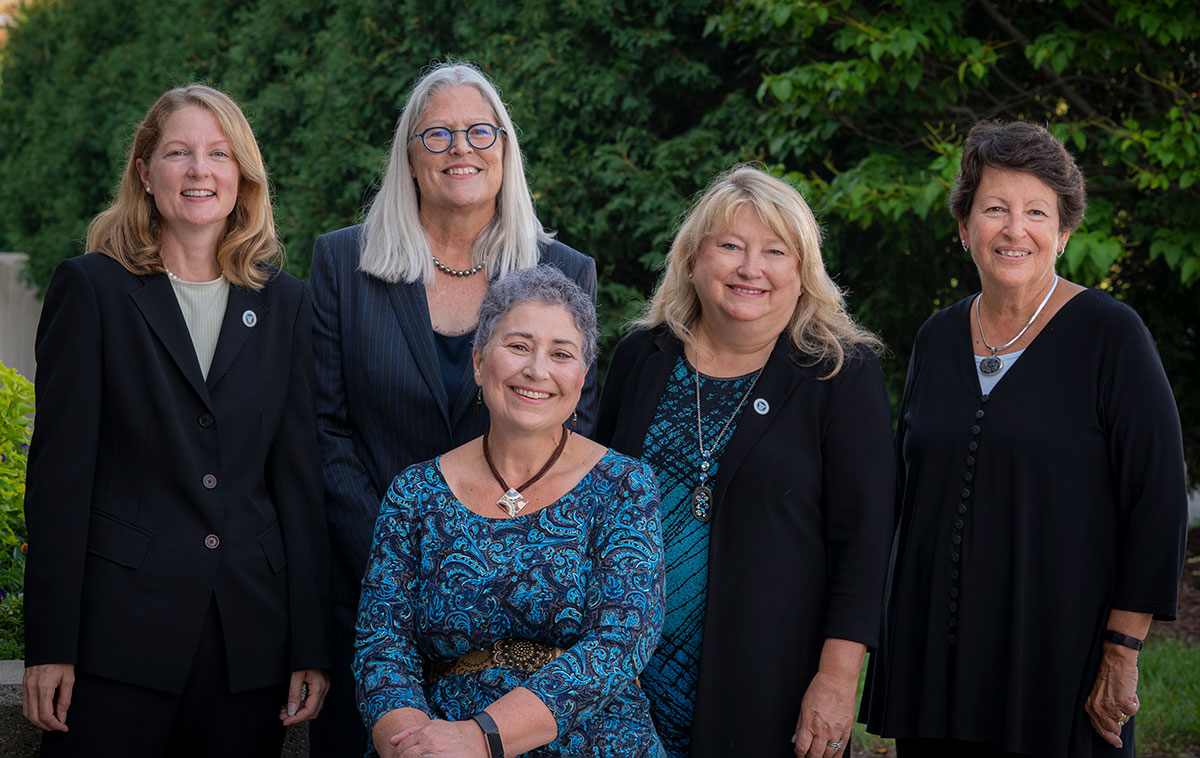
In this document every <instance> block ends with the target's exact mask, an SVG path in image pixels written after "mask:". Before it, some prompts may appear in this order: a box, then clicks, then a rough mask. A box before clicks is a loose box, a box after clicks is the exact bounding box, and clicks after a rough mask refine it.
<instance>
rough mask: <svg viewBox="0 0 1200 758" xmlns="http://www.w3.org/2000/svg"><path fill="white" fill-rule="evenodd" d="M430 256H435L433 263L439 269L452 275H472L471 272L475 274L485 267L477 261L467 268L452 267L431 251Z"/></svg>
mask: <svg viewBox="0 0 1200 758" xmlns="http://www.w3.org/2000/svg"><path fill="white" fill-rule="evenodd" d="M429 257H430V258H433V265H435V266H437V267H438V271H441V272H442V273H444V274H449V275H450V276H470V275H471V274H474V273H476V272H478V271H479V270H480V269H482V268H483V264H482V263H476V264H475V265H474V266H472V267H471V268H466V269H458V268H450V267H449V266H447V265H446V264H445V263H442V262H441V261H439V260H438V259H437V256H436V255H434V254H433V253H430V254H429Z"/></svg>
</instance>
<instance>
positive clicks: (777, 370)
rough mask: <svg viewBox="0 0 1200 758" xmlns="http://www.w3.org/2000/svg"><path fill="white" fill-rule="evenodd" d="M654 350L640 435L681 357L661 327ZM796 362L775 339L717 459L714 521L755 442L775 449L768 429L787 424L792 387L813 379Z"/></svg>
mask: <svg viewBox="0 0 1200 758" xmlns="http://www.w3.org/2000/svg"><path fill="white" fill-rule="evenodd" d="M654 346H655V348H656V350H657V352H658V354H657V355H655V356H652V357H651V359H650V360H647V362H646V365H647V366H648V367H652V368H651V369H650V370H651V371H652V372H653V374H652V376H651V377H650V382H649V383H648V386H649V387H650V388H651V389H652V390H653V391H650V392H647V393H646V395H644V396H643V398H642V399H641V401H640V402H639V404H638V407H637V413H638V416H637V420H638V424H637V426H636V427H635V428H638V429H642V430H643V434H644V430H645V429H647V428H649V426H650V421H651V420H652V419H653V417H654V411H655V410H656V409H657V407H658V401H659V398H660V397H661V396H662V393H663V390H664V389H665V388H666V385H667V378H668V377H669V376H670V373H671V369H672V368H673V367H674V366H675V359H676V358H677V357H679V355H680V354H682V353H683V343H682V342H680V341H679V340H678V339H676V337H675V335H673V334H671V332H670V331H669V330H667V329H665V328H660V329H655V330H654ZM800 361H801V356H800V355H799V354H798V353H797V351H796V349H795V347H794V346H793V345H792V343H791V340H790V339H789V338H788V336H787V335H786V334H780V335H779V338H778V339H777V340H776V341H775V347H774V348H772V350H771V355H770V357H769V358H767V365H766V367H765V368H764V369H763V373H762V376H761V377H760V378H759V380H758V384H756V385H755V387H754V392H753V393H752V394H751V397H750V398H749V399H748V400H747V402H746V405H745V406H744V407H743V408H742V412H741V417H740V418H739V419H738V422H737V428H736V429H734V432H733V437H731V438H730V439H729V442H728V443H727V444H726V445H725V450H724V452H723V453H722V454H721V468H720V475H719V476H718V477H717V490H716V492H715V493H714V501H715V502H714V512H713V520H714V521H715V520H716V518H717V516H718V514H719V513H720V510H721V503H723V502H724V500H725V493H726V492H727V491H728V489H729V484H730V482H732V481H733V480H734V479H735V478H736V477H737V471H738V468H739V467H740V466H741V465H742V463H743V462H744V461H745V459H746V456H747V455H749V454H750V451H751V450H753V449H754V446H755V445H757V444H759V443H760V442H766V444H776V443H777V442H779V441H780V438H779V437H778V436H776V437H775V438H772V437H770V436H769V435H768V432H769V430H771V428H772V427H773V426H775V425H776V424H786V419H784V418H782V417H784V416H785V415H786V408H787V403H788V399H789V398H790V397H791V396H792V394H793V393H795V391H796V388H797V387H799V386H800V384H801V383H803V382H806V381H815V380H816V376H817V369H815V368H814V367H812V366H805V365H803V364H802V363H801V362H800ZM758 399H762V400H765V401H766V410H765V412H761V411H759V410H757V409H756V408H755V405H756V404H755V401H756V400H758ZM760 405H761V404H760ZM638 445H639V449H638V453H637V454H638V455H640V454H641V452H642V451H641V448H640V446H641V440H640V439H639V440H638Z"/></svg>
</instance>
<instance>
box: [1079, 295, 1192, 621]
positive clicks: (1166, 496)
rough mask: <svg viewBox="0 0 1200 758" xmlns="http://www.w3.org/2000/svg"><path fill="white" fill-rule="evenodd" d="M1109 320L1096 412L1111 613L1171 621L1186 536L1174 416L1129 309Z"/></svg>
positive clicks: (1145, 335) (1156, 362)
mask: <svg viewBox="0 0 1200 758" xmlns="http://www.w3.org/2000/svg"><path fill="white" fill-rule="evenodd" d="M1112 319H1113V321H1114V322H1117V323H1115V324H1114V325H1113V327H1112V331H1113V333H1115V334H1114V336H1115V337H1116V338H1115V339H1112V340H1106V341H1105V355H1104V356H1103V362H1102V373H1101V379H1100V380H1101V386H1100V392H1099V398H1100V402H1101V406H1102V407H1101V408H1100V409H1099V410H1100V416H1101V423H1102V424H1103V425H1104V429H1105V434H1106V437H1107V439H1108V447H1109V460H1110V466H1111V469H1112V472H1113V477H1114V480H1115V483H1116V488H1117V492H1116V502H1117V510H1118V513H1117V519H1118V528H1117V540H1118V541H1117V572H1116V587H1115V589H1114V592H1113V608H1116V609H1119V610H1126V611H1135V612H1140V613H1153V614H1154V615H1155V617H1156V618H1158V619H1160V620H1171V619H1174V618H1175V615H1176V612H1177V592H1178V587H1179V577H1180V572H1181V571H1182V570H1183V558H1184V551H1185V540H1186V539H1187V489H1186V476H1185V473H1184V463H1183V435H1182V431H1181V428H1180V423H1179V412H1178V410H1177V409H1176V407H1175V398H1174V396H1173V395H1172V394H1171V387H1170V385H1169V384H1168V383H1167V377H1166V375H1165V374H1164V373H1163V369H1162V362H1161V360H1160V359H1159V357H1158V352H1157V351H1156V350H1155V347H1154V342H1153V340H1152V339H1151V337H1150V333H1149V332H1148V331H1146V328H1145V326H1143V325H1142V323H1141V320H1140V319H1138V317H1137V315H1136V314H1135V313H1134V312H1133V311H1132V310H1129V309H1121V310H1118V311H1116V312H1115V313H1114V314H1113V316H1112ZM1110 343H1111V347H1110Z"/></svg>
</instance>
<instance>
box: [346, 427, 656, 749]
mask: <svg viewBox="0 0 1200 758" xmlns="http://www.w3.org/2000/svg"><path fill="white" fill-rule="evenodd" d="M439 461H440V459H435V460H433V461H428V462H425V463H419V464H417V465H415V466H410V467H409V468H408V469H406V470H405V471H404V472H403V473H402V474H401V475H400V476H398V477H396V479H395V481H393V482H392V485H391V487H390V488H389V489H388V492H387V496H386V497H385V499H384V502H383V506H382V510H381V511H380V514H379V518H378V520H377V521H376V524H375V538H374V542H373V544H372V546H371V560H370V564H369V566H368V569H367V574H366V576H365V577H364V578H363V584H362V598H361V600H360V603H359V609H358V629H357V641H356V652H355V656H354V678H355V681H356V682H357V685H358V704H359V710H360V711H361V712H362V714H363V719H364V721H365V722H366V724H367V728H368V731H369V730H370V728H371V727H372V726H373V725H374V724H375V722H376V721H377V720H378V719H379V718H380V717H381V716H383V715H384V714H385V713H387V712H388V711H390V710H392V709H395V708H402V707H412V708H419V709H420V710H422V711H424V712H425V713H427V714H429V715H430V716H432V717H434V718H441V719H448V720H461V719H465V718H469V717H470V716H471V714H473V713H476V712H478V711H480V710H482V709H483V708H484V707H485V706H487V705H490V704H491V703H492V702H494V701H495V700H496V699H498V698H499V697H500V696H502V695H504V694H505V693H507V692H509V691H511V690H513V689H515V688H516V687H525V688H527V689H529V690H531V691H532V692H533V693H534V694H535V695H537V696H538V697H539V698H541V700H542V702H543V703H545V704H546V707H547V708H548V709H549V710H550V712H551V713H552V714H553V715H554V718H555V720H556V721H557V722H558V738H557V739H556V740H555V741H554V742H552V743H550V744H549V745H546V746H544V747H542V748H539V749H537V750H534V751H532V752H530V753H528V754H527V755H530V756H592V757H593V758H618V756H620V757H621V758H624V757H625V756H653V757H655V758H657V757H658V756H661V755H662V752H661V751H662V747H661V744H660V743H659V740H658V737H657V735H656V734H655V732H654V726H653V723H652V721H651V719H650V715H649V706H648V704H647V702H646V696H645V695H644V694H643V693H642V690H641V689H640V688H639V687H638V686H637V685H636V684H635V683H634V679H635V678H636V677H637V676H638V674H639V673H640V672H641V670H642V667H643V666H644V665H645V663H646V660H647V659H648V658H649V657H650V654H651V652H653V650H654V647H655V645H656V644H658V637H659V632H660V631H661V629H662V623H663V562H662V536H661V530H660V527H659V514H658V487H657V485H656V483H655V480H654V475H653V473H652V471H651V470H650V468H649V467H648V466H647V465H645V464H644V463H642V462H640V461H638V460H635V459H633V458H629V457H626V456H623V455H620V454H618V453H615V452H613V451H612V450H609V451H608V452H606V453H605V454H604V457H603V458H601V459H600V461H599V462H598V463H597V464H596V465H595V466H594V467H593V468H592V470H591V471H589V472H588V473H587V475H585V476H584V477H583V479H582V480H581V481H580V482H579V484H577V485H576V486H575V487H574V488H573V489H572V490H571V491H570V492H568V493H567V494H566V495H564V496H563V497H562V498H561V499H559V500H558V501H556V502H555V503H552V504H551V505H549V506H547V507H546V508H543V509H542V510H539V511H536V512H534V513H532V514H529V515H526V516H517V517H516V518H513V519H506V518H488V517H485V516H480V515H479V514H477V513H474V512H473V511H471V510H469V509H468V508H467V507H466V506H464V505H463V504H462V503H461V502H459V500H458V499H457V498H456V497H455V496H454V493H452V492H451V491H450V488H449V486H448V485H447V484H446V480H445V478H444V477H443V476H442V473H441V469H440V467H439ZM506 638H524V639H532V640H537V641H539V642H544V643H547V644H551V645H557V646H559V647H564V648H568V649H567V652H566V653H564V654H563V655H561V656H559V657H558V658H557V659H555V660H554V661H552V662H551V663H549V664H547V665H546V666H544V667H543V668H542V669H540V670H539V671H537V672H535V673H533V674H529V673H526V672H522V671H514V670H511V669H507V668H493V669H486V670H484V671H480V672H476V673H471V674H451V675H448V676H445V677H443V678H442V679H439V680H438V681H436V682H433V683H432V684H429V683H426V681H425V677H424V674H423V669H424V668H425V666H426V663H427V661H429V660H433V659H440V660H451V659H454V658H457V657H459V656H461V655H463V654H465V653H467V652H469V651H471V650H478V649H480V648H483V647H486V646H488V645H490V644H492V643H493V642H495V641H497V640H500V639H506Z"/></svg>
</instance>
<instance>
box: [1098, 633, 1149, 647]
mask: <svg viewBox="0 0 1200 758" xmlns="http://www.w3.org/2000/svg"><path fill="white" fill-rule="evenodd" d="M1104 639H1105V640H1107V641H1108V642H1112V643H1115V644H1117V645H1124V646H1125V647H1127V648H1129V649H1130V650H1141V649H1142V645H1144V644H1146V641H1145V640H1139V639H1138V638H1137V637H1130V636H1129V635H1128V634H1121V633H1120V632H1117V631H1114V630H1112V629H1105V630H1104Z"/></svg>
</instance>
